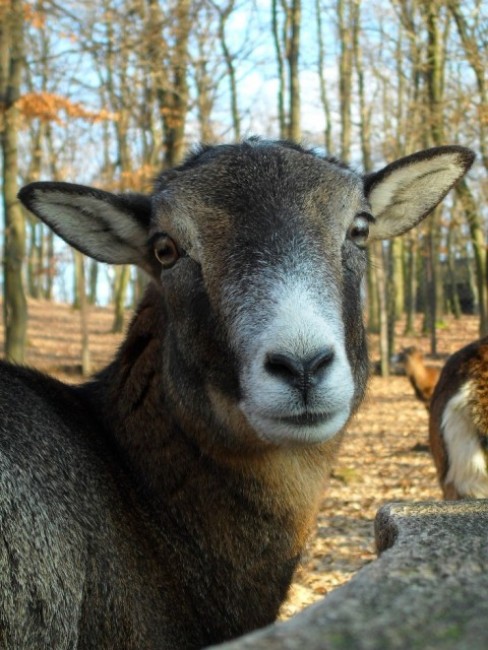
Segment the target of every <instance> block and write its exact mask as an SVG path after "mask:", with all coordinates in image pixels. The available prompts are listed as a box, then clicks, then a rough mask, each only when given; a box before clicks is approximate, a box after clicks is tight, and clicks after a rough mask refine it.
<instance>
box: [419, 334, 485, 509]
mask: <svg viewBox="0 0 488 650" xmlns="http://www.w3.org/2000/svg"><path fill="white" fill-rule="evenodd" d="M429 436H430V447H431V451H432V456H433V458H434V463H435V466H436V469H437V475H438V478H439V483H440V485H441V488H442V492H443V495H444V498H445V499H461V498H464V497H475V498H488V468H487V461H488V337H486V338H483V339H481V340H479V341H475V342H474V343H470V344H469V345H467V346H466V347H464V348H462V349H461V350H459V351H458V352H456V353H455V354H453V355H452V356H451V357H449V359H448V360H447V362H446V365H445V366H444V368H443V370H442V373H441V376H440V379H439V382H438V383H437V386H436V389H435V391H434V395H433V397H432V401H431V408H430V422H429Z"/></svg>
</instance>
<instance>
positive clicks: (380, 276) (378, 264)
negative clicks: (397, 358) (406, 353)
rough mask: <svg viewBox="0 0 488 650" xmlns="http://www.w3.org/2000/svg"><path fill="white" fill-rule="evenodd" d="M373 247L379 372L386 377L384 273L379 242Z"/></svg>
mask: <svg viewBox="0 0 488 650" xmlns="http://www.w3.org/2000/svg"><path fill="white" fill-rule="evenodd" d="M373 249H374V253H373V254H374V260H375V261H374V269H375V273H376V283H377V285H378V302H379V320H380V372H381V376H382V377H388V375H389V374H390V358H389V352H388V305H387V301H386V275H385V266H384V259H383V250H382V245H381V242H375V244H374V245H373Z"/></svg>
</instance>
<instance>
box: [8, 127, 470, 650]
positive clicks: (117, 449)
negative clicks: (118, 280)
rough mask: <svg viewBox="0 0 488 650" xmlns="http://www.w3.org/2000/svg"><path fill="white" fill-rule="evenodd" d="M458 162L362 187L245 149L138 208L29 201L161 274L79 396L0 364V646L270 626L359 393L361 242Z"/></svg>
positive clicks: (77, 240)
mask: <svg viewBox="0 0 488 650" xmlns="http://www.w3.org/2000/svg"><path fill="white" fill-rule="evenodd" d="M472 158H473V157H472V154H471V153H470V152H469V151H468V150H466V149H463V148H460V147H447V148H439V149H434V150H430V151H428V152H422V153H420V154H416V155H414V156H410V157H408V158H406V159H403V160H401V161H397V162H396V163H393V164H392V165H390V166H388V167H386V168H385V169H384V170H382V171H381V172H379V173H378V174H375V175H372V176H369V177H367V178H366V179H363V178H361V177H360V176H358V175H356V174H354V173H353V172H352V171H350V170H349V169H347V168H346V167H345V166H343V165H341V164H339V163H337V161H335V160H331V159H322V158H319V157H317V156H315V155H313V154H311V153H310V152H307V151H305V150H303V149H301V148H300V147H297V146H296V145H291V144H289V143H270V142H262V141H257V140H251V141H249V142H246V143H243V144H241V145H232V146H227V145H226V146H220V147H214V148H207V149H203V150H201V151H200V152H198V153H197V154H195V155H194V156H192V157H191V158H189V159H188V160H187V162H186V163H184V164H183V165H182V166H180V167H179V168H177V169H175V170H171V171H170V172H167V173H165V174H163V175H162V176H161V177H160V178H159V179H158V181H157V182H156V186H155V190H154V193H153V194H152V195H151V197H145V196H141V195H131V194H129V195H112V194H109V193H107V192H102V191H100V190H95V189H93V188H87V187H84V186H79V185H71V184H63V183H34V184H32V185H30V186H27V187H26V188H24V190H22V191H21V194H20V197H21V200H22V201H23V202H24V203H25V204H26V205H27V206H28V207H29V208H30V209H31V210H32V211H33V212H35V213H36V214H37V215H38V216H39V217H41V218H42V219H43V220H44V221H46V223H48V224H49V225H50V226H51V228H53V230H54V231H55V232H57V233H58V234H60V235H61V236H63V237H64V238H65V239H66V241H68V242H69V243H71V244H72V245H74V246H75V247H77V248H78V249H79V250H82V251H84V252H86V253H88V254H90V255H91V256H93V257H95V258H96V259H99V260H103V261H105V262H111V263H137V264H139V265H140V266H141V267H142V268H144V269H145V270H146V271H147V272H148V273H149V274H150V276H151V277H152V282H151V284H150V286H149V288H148V290H147V292H146V295H145V297H144V299H143V301H142V303H141V305H140V306H139V308H138V310H137V312H136V315H135V317H134V319H133V322H132V324H131V326H130V328H129V331H128V334H127V337H126V339H125V341H124V343H123V344H122V346H121V349H120V350H119V352H118V354H117V356H116V357H115V359H114V361H113V362H112V363H111V364H110V365H109V366H108V367H107V368H106V369H105V370H103V371H102V372H101V373H100V374H99V375H98V376H96V377H95V378H94V379H93V380H92V381H91V382H88V383H87V384H84V385H82V386H79V387H68V386H65V385H63V384H61V383H59V382H56V381H55V380H53V379H50V378H48V377H45V376H43V375H40V374H38V373H36V372H35V371H32V370H27V369H22V368H16V367H14V366H11V365H8V364H3V365H2V368H1V372H0V375H1V378H0V382H1V384H0V386H2V387H3V388H2V391H1V393H0V396H1V397H2V403H1V405H0V462H1V466H2V471H1V473H0V505H1V507H0V520H1V522H2V524H1V525H2V538H1V563H0V621H1V625H0V645H1V646H2V647H6V648H12V649H14V648H15V650H18V649H23V648H42V647H46V648H47V647H49V648H51V647H53V648H54V647H55V648H97V650H99V649H103V648H114V647H116V648H127V649H132V648H134V649H135V648H138V649H139V648H148V649H149V648H158V649H161V648H163V649H164V648H168V649H169V648H171V649H172V650H178V649H180V648H181V649H183V648H188V649H190V648H201V647H204V646H206V645H208V644H211V643H218V642H220V641H224V640H226V639H229V638H232V637H234V636H237V635H239V634H242V633H244V632H246V631H249V630H251V629H254V628H256V627H260V626H262V625H265V624H267V623H270V622H271V621H273V620H274V618H275V617H276V614H277V612H278V609H279V607H280V604H281V602H282V601H283V599H284V597H285V595H286V592H287V589H288V586H289V584H290V581H291V578H292V574H293V571H294V569H295V567H296V564H297V562H298V560H299V558H300V553H301V551H302V549H303V546H304V544H305V541H306V539H307V537H308V535H309V533H310V530H311V528H312V527H313V524H314V519H315V516H316V512H317V509H318V504H319V501H320V497H321V492H322V489H323V485H324V481H325V480H326V478H327V474H328V471H329V469H330V464H331V462H332V460H333V458H334V455H335V453H336V450H337V448H338V445H339V441H340V438H341V435H342V432H343V430H344V427H345V425H346V424H347V422H348V420H349V418H350V417H351V415H352V413H353V412H354V411H355V410H356V409H357V407H358V405H359V403H360V402H361V399H362V397H363V394H364V390H365V384H366V379H367V367H368V359H367V350H366V345H365V333H364V327H363V323H362V306H361V299H360V293H361V283H362V281H363V275H364V271H365V264H366V257H365V252H364V250H363V245H364V243H365V242H366V239H375V238H383V237H390V236H394V235H396V234H400V233H401V232H404V231H405V230H407V229H408V228H410V227H412V226H413V225H415V223H417V222H418V221H419V220H420V219H421V218H423V216H425V215H426V214H427V212H428V211H429V210H430V209H431V208H432V207H434V205H435V204H436V203H438V202H439V201H440V200H441V199H442V198H443V196H444V195H445V194H446V192H447V191H448V190H449V188H450V187H451V186H452V184H453V183H454V182H455V181H456V180H457V179H458V178H459V177H460V176H461V175H462V174H463V173H464V172H465V171H466V169H467V168H468V167H469V165H470V164H471V162H472ZM405 201H407V202H408V203H409V210H408V211H405V210H404V209H403V208H402V207H401V205H402V203H404V202H405ZM399 206H400V208H399ZM372 215H374V217H373V216H372ZM19 405H21V406H19Z"/></svg>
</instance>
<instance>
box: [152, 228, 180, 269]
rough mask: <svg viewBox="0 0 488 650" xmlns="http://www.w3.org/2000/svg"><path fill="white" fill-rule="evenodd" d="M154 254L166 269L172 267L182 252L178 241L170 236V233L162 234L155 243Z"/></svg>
mask: <svg viewBox="0 0 488 650" xmlns="http://www.w3.org/2000/svg"><path fill="white" fill-rule="evenodd" d="M154 254H155V255H156V259H157V260H158V262H159V263H160V264H161V266H162V267H163V268H165V269H170V268H171V267H172V266H174V265H175V264H176V262H177V261H178V260H179V259H180V257H181V252H180V250H179V249H178V246H177V245H176V242H175V241H174V240H173V239H171V237H168V235H161V236H160V237H159V238H158V239H157V241H156V242H155V243H154Z"/></svg>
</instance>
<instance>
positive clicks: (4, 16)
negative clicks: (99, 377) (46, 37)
mask: <svg viewBox="0 0 488 650" xmlns="http://www.w3.org/2000/svg"><path fill="white" fill-rule="evenodd" d="M23 65H24V8H23V3H22V2H21V1H20V0H8V2H4V3H2V4H1V5H0V105H1V106H0V109H1V111H2V113H3V119H2V122H3V124H2V126H1V148H2V167H3V188H2V193H3V204H4V217H5V237H4V262H3V272H4V296H3V314H4V323H5V356H6V358H7V359H9V360H10V361H15V362H18V363H22V362H23V361H24V357H25V343H26V332H27V303H26V298H25V292H24V286H23V281H22V265H23V262H24V256H25V224H24V216H23V213H22V208H21V206H20V203H19V201H18V200H17V192H18V170H19V165H18V134H19V109H18V106H17V100H18V99H19V97H20V93H21V83H22V70H23Z"/></svg>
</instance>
